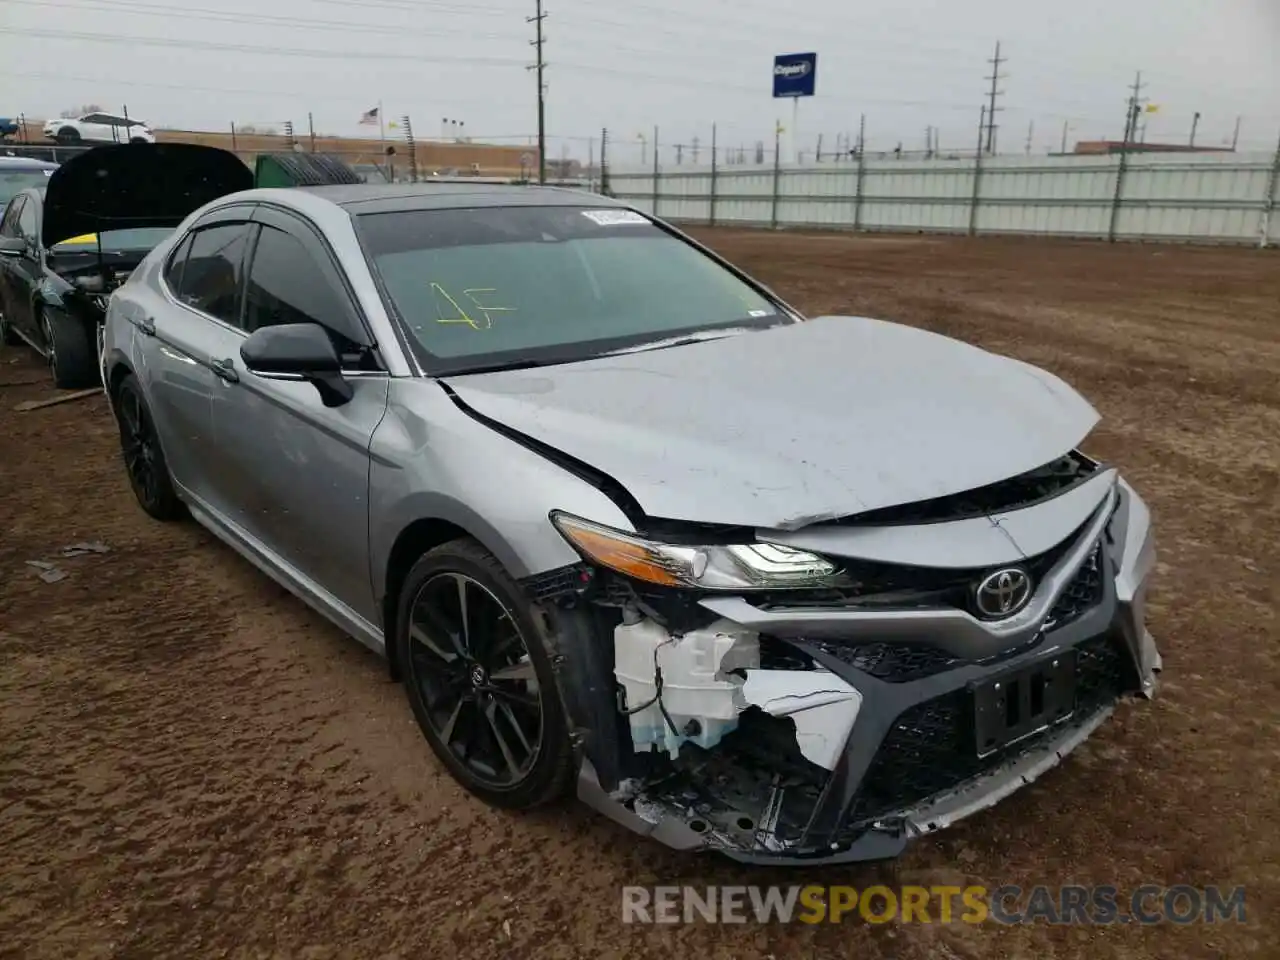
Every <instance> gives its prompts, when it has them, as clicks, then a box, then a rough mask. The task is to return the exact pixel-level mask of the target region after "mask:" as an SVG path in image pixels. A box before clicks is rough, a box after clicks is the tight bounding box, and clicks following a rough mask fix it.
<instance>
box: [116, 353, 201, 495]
mask: <svg viewBox="0 0 1280 960" xmlns="http://www.w3.org/2000/svg"><path fill="white" fill-rule="evenodd" d="M112 407H113V408H114V410H115V414H116V423H117V424H118V426H119V427H120V452H121V453H122V454H123V455H124V468H125V470H126V471H127V472H128V474H129V485H130V486H131V487H132V488H133V495H134V496H135V497H136V498H137V500H138V505H139V506H140V507H142V509H143V510H145V511H146V512H147V514H148V515H150V516H152V517H154V518H155V519H156V520H177V519H179V518H180V517H181V516H182V515H183V509H182V501H180V500H179V499H178V495H177V494H176V493H174V490H173V481H172V480H171V479H170V477H169V465H168V464H167V463H165V459H164V451H162V450H161V449H160V436H159V434H157V433H156V427H155V421H154V420H153V419H152V418H151V410H150V408H148V407H147V401H146V400H144V399H143V397H142V387H141V386H140V385H139V384H138V380H137V378H136V377H135V376H134V375H133V374H131V373H130V374H127V375H126V376H125V378H124V379H123V380H121V381H120V385H119V386H118V387H116V390H115V394H114V397H113V398H112Z"/></svg>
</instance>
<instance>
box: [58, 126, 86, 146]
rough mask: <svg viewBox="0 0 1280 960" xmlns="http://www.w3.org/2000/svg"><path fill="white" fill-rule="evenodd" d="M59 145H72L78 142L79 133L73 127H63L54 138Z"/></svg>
mask: <svg viewBox="0 0 1280 960" xmlns="http://www.w3.org/2000/svg"><path fill="white" fill-rule="evenodd" d="M55 139H56V140H57V141H58V142H59V143H65V144H68V145H70V144H73V143H79V142H80V131H79V130H77V129H76V128H75V127H63V128H62V129H61V130H59V131H58V135H57V137H56V138H55Z"/></svg>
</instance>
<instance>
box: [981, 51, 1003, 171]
mask: <svg viewBox="0 0 1280 960" xmlns="http://www.w3.org/2000/svg"><path fill="white" fill-rule="evenodd" d="M1007 61H1008V58H1007V57H1006V58H1004V59H1003V60H1002V59H1001V58H1000V41H999V40H997V41H996V55H995V56H994V57H993V58H992V59H990V60H988V61H987V63H989V64H991V76H989V77H987V78H986V79H988V80H990V81H991V93H990V102H989V103H988V104H987V153H989V154H994V153H995V152H996V130H997V128H998V126H999V125H998V124H997V123H996V111H997V110H1003V109H1004V107H997V106H996V97H998V96H1000V95H1001V94H1003V93H1004V91H1003V90H999V89H997V85H998V84H999V83H1000V81H1001V80H1003V79H1004V78H1005V77H1006V76H1007V75H1006V74H1002V73H1001V72H1000V64H1002V63H1006V62H1007Z"/></svg>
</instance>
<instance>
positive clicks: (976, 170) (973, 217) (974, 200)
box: [969, 104, 987, 237]
mask: <svg viewBox="0 0 1280 960" xmlns="http://www.w3.org/2000/svg"><path fill="white" fill-rule="evenodd" d="M986 125H987V108H986V105H985V104H984V105H983V107H982V112H981V113H980V114H979V115H978V149H977V150H976V151H974V154H973V196H972V197H971V198H970V200H969V236H971V237H974V236H977V234H978V189H979V187H981V186H982V132H983V128H984V127H986Z"/></svg>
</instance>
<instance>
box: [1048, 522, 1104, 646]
mask: <svg viewBox="0 0 1280 960" xmlns="http://www.w3.org/2000/svg"><path fill="white" fill-rule="evenodd" d="M1101 602H1102V543H1101V542H1098V543H1096V544H1094V547H1093V549H1092V550H1091V551H1089V557H1088V559H1086V560H1085V562H1084V563H1082V564H1081V565H1080V569H1079V570H1077V571H1076V573H1075V576H1073V577H1072V578H1071V582H1070V583H1068V584H1067V588H1066V589H1065V590H1063V591H1062V595H1061V596H1059V597H1058V599H1057V601H1055V603H1054V605H1053V608H1052V609H1050V611H1049V616H1048V617H1046V618H1045V623H1044V629H1045V630H1053V629H1055V628H1057V627H1062V626H1065V625H1066V624H1068V623H1070V622H1071V621H1072V620H1076V619H1078V618H1079V617H1080V616H1081V615H1082V614H1084V613H1086V612H1087V611H1089V610H1090V609H1092V608H1093V607H1095V606H1096V605H1097V604H1099V603H1101Z"/></svg>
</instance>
